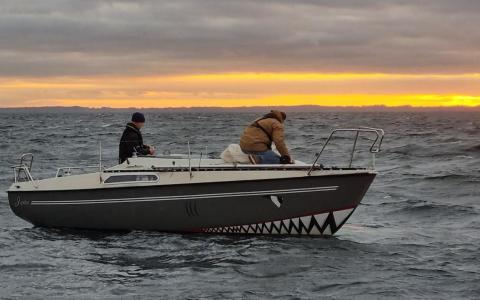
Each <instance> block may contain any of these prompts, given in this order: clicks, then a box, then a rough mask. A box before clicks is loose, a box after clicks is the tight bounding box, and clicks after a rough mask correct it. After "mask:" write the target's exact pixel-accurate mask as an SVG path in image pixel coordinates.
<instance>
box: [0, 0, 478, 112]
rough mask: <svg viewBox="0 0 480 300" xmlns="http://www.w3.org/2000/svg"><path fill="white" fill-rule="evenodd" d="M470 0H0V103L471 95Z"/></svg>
mask: <svg viewBox="0 0 480 300" xmlns="http://www.w3.org/2000/svg"><path fill="white" fill-rule="evenodd" d="M478 28H480V1H477V0H455V1H451V0H416V1H396V0H388V1H387V0H362V1H357V0H338V1H333V0H329V1H326V0H325V1H322V0H295V1H286V0H284V1H282V0H278V1H271V0H262V1H251V0H237V1H231V0H218V1H212V0H188V1H184V0H175V1H161V0H158V1H147V0H145V1H142V0H139V1H117V0H111V1H90V0H82V1H60V0H42V1H23V0H11V1H3V0H0V107H37V106H85V107H192V106H226V107H238V106H271V105H311V104H313V105H322V106H371V105H385V106H404V105H411V106H478V105H480V30H479V29H478Z"/></svg>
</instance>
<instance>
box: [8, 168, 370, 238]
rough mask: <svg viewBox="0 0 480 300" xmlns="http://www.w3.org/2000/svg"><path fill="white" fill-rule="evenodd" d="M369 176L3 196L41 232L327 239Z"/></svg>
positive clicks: (354, 203) (359, 196) (367, 183)
mask: <svg viewBox="0 0 480 300" xmlns="http://www.w3.org/2000/svg"><path fill="white" fill-rule="evenodd" d="M374 177H375V173H370V172H365V173H359V174H346V175H331V176H305V177H296V178H280V179H265V180H244V181H229V182H212V183H197V184H176V185H155V186H142V187H117V188H102V189H90V190H56V191H9V203H10V207H11V208H12V210H13V211H14V213H15V214H16V215H18V216H19V217H21V218H23V219H24V220H26V221H28V222H30V223H32V224H34V225H36V226H42V227H63V228H75V229H100V230H158V231H164V232H204V233H228V234H236V233H237V234H285V235H287V234H293V235H298V234H301V235H322V234H323V235H331V234H334V233H335V232H336V231H338V229H340V227H341V226H342V225H343V224H344V223H345V222H346V220H347V219H348V217H349V216H350V215H351V214H352V213H353V211H354V209H355V208H356V207H357V206H358V204H359V203H360V202H361V200H362V198H363V197H364V195H365V193H366V192H367V190H368V188H369V186H370V184H371V183H372V181H373V179H374Z"/></svg>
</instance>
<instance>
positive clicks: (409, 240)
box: [0, 109, 480, 299]
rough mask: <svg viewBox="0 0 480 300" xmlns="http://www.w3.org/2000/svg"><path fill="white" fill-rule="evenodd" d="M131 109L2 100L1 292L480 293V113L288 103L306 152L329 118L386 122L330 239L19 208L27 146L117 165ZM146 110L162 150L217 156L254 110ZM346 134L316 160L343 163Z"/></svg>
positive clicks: (297, 148)
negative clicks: (75, 217) (78, 219)
mask: <svg viewBox="0 0 480 300" xmlns="http://www.w3.org/2000/svg"><path fill="white" fill-rule="evenodd" d="M132 112H133V111H129V110H119V111H117V110H79V111H75V110H73V111H59V110H48V109H47V110H2V111H0V190H1V191H0V298H1V299H51V298H53V299H480V111H478V110H477V111H447V110H444V111H415V110H405V111H390V110H378V111H375V110H371V111H362V110H353V111H348V110H338V111H306V112H302V111H295V112H289V113H288V117H287V120H286V125H285V135H286V140H287V144H288V146H289V148H290V149H291V152H292V154H293V157H294V158H295V159H298V160H302V161H304V162H308V163H311V162H312V161H313V159H314V156H315V153H317V152H319V150H320V149H321V147H322V145H323V144H324V143H325V141H326V138H327V137H328V135H329V133H330V131H331V130H332V129H334V128H355V127H376V128H382V129H384V131H385V138H384V140H383V145H382V150H381V151H380V152H379V153H378V154H377V155H376V159H375V166H376V169H377V171H378V175H377V177H376V179H375V181H374V182H373V184H372V186H371V188H370V190H369V191H368V193H367V194H366V195H365V198H364V199H363V201H362V204H361V205H360V206H359V207H358V209H357V210H356V211H355V213H354V214H353V215H352V217H351V218H350V219H349V221H348V222H347V224H346V225H345V226H344V227H343V228H342V229H341V230H340V231H339V232H338V233H337V234H336V235H335V236H333V237H330V238H321V237H320V238H312V237H269V236H231V235H230V236H229V235H204V234H171V233H169V234H167V233H161V232H142V231H131V232H106V231H105V232H104V231H72V230H59V229H46V228H37V227H34V226H32V225H31V224H29V223H27V222H25V221H23V220H22V219H20V218H18V217H17V216H15V215H14V213H13V212H12V211H11V209H10V207H9V204H8V200H7V193H6V190H7V189H8V187H9V186H10V184H11V183H12V179H13V173H12V170H11V168H10V167H11V165H14V164H16V163H18V158H19V157H20V155H21V154H22V153H27V152H31V153H33V154H34V155H35V159H34V162H33V169H32V173H33V176H34V177H35V178H47V177H51V176H54V175H55V172H56V169H57V168H58V167H65V166H91V165H96V164H98V163H99V160H100V158H99V157H100V156H99V153H100V152H101V153H102V163H103V165H105V166H112V165H115V164H116V163H117V159H118V158H117V157H118V141H119V139H120V136H121V134H122V131H123V129H124V126H125V123H126V122H127V121H128V119H129V117H130V114H131V113H132ZM145 113H146V119H147V123H146V126H145V128H144V129H143V133H144V139H145V143H147V144H150V145H155V147H156V149H157V153H159V154H163V153H165V154H167V153H187V152H188V150H187V149H188V146H187V145H188V144H190V149H191V152H192V154H194V155H198V154H200V153H202V154H203V155H209V156H213V157H215V156H216V157H218V156H219V155H220V153H221V152H222V150H223V149H225V148H226V147H227V146H228V145H229V144H231V143H237V142H238V140H239V136H240V134H241V133H242V130H243V129H244V127H245V126H246V125H247V124H249V122H251V121H252V120H254V119H255V118H256V117H258V116H260V115H261V114H260V112H255V111H241V112H235V111H189V110H185V111H156V110H149V111H146V112H145ZM345 134H346V135H345V136H339V137H338V138H336V139H335V141H334V142H332V143H331V144H330V146H328V147H327V148H326V149H325V153H323V154H322V157H321V159H320V162H321V163H322V164H323V165H325V166H343V164H348V162H349V159H350V151H351V149H352V141H353V140H352V138H353V136H352V135H349V133H345ZM372 139H373V138H372V137H366V136H365V137H363V136H362V137H361V138H360V139H359V143H358V145H357V148H358V150H359V152H358V153H356V154H355V155H354V163H353V164H354V166H361V165H363V164H366V165H368V164H370V163H372V162H371V160H370V159H371V153H369V152H368V143H369V142H371V141H372ZM100 145H101V147H100ZM100 150H101V151H100ZM327 153H330V154H331V155H329V154H327ZM329 157H330V158H329Z"/></svg>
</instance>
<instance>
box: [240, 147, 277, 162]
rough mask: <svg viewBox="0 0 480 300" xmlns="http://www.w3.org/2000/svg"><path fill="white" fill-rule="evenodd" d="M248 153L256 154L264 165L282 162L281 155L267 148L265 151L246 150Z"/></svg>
mask: <svg viewBox="0 0 480 300" xmlns="http://www.w3.org/2000/svg"><path fill="white" fill-rule="evenodd" d="M246 153H247V154H252V155H255V157H256V158H257V159H258V160H259V161H260V162H259V163H260V164H262V165H276V164H280V155H278V154H277V153H275V152H273V151H272V150H267V151H264V152H246Z"/></svg>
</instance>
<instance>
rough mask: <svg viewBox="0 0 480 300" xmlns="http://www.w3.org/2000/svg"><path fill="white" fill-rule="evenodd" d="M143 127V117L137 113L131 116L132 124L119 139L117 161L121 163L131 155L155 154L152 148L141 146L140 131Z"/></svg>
mask: <svg viewBox="0 0 480 300" xmlns="http://www.w3.org/2000/svg"><path fill="white" fill-rule="evenodd" d="M143 125H145V116H144V115H143V114H141V113H139V112H136V113H134V114H133V115H132V122H129V123H128V124H127V127H126V128H125V130H124V131H123V134H122V138H121V139H120V146H119V161H120V163H123V162H124V161H125V160H127V158H129V157H132V156H133V153H134V152H135V153H137V154H138V155H148V154H151V155H153V154H155V149H154V148H153V147H152V146H148V145H144V144H143V137H142V133H141V132H140V129H142V127H143Z"/></svg>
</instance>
